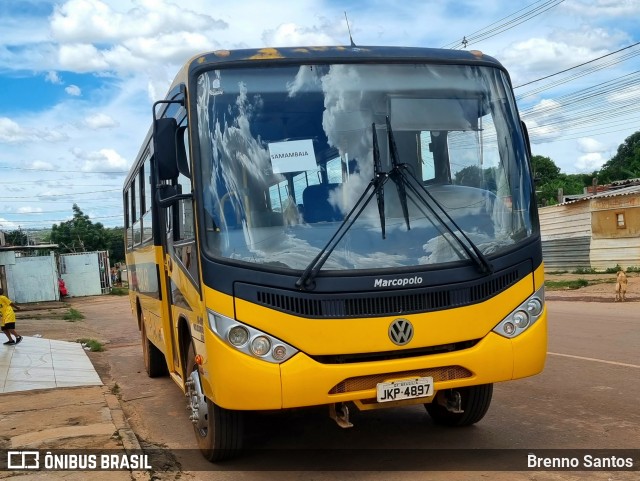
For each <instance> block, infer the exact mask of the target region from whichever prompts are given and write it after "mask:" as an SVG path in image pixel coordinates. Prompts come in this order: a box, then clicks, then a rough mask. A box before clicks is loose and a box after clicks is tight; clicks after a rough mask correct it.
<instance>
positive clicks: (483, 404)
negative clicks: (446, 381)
mask: <svg viewBox="0 0 640 481" xmlns="http://www.w3.org/2000/svg"><path fill="white" fill-rule="evenodd" d="M455 393H459V395H460V406H459V407H460V408H461V411H462V412H452V411H451V410H449V409H447V408H446V407H445V406H443V405H442V404H441V403H440V402H438V401H439V400H438V399H434V400H433V402H432V403H429V404H425V405H424V406H425V408H426V409H427V412H428V413H429V416H431V419H432V420H433V422H434V423H435V424H440V425H443V426H470V425H472V424H475V423H477V422H478V421H480V420H481V419H482V418H483V417H484V415H485V414H487V411H488V410H489V405H490V404H491V397H492V396H493V384H481V385H479V386H469V387H462V388H458V389H451V390H448V392H445V393H443V394H444V395H447V396H449V397H450V398H451V399H454V398H455V397H457V395H456V394H455ZM438 395H440V393H438Z"/></svg>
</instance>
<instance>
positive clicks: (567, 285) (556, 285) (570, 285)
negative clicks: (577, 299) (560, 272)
mask: <svg viewBox="0 0 640 481" xmlns="http://www.w3.org/2000/svg"><path fill="white" fill-rule="evenodd" d="M544 285H545V287H547V288H548V289H550V290H553V289H580V288H581V287H587V286H588V285H589V281H588V280H586V279H576V280H572V281H545V283H544Z"/></svg>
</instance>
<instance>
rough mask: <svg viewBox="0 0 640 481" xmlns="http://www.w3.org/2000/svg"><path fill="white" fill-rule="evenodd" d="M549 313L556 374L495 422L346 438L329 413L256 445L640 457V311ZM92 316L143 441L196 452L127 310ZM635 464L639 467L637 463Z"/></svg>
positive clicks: (426, 422) (386, 420)
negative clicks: (148, 370)
mask: <svg viewBox="0 0 640 481" xmlns="http://www.w3.org/2000/svg"><path fill="white" fill-rule="evenodd" d="M114 303H115V305H114ZM548 305H549V315H550V325H549V349H548V350H549V355H548V358H547V366H546V368H545V371H544V372H543V373H542V374H541V375H539V376H535V377H533V378H529V379H523V380H519V381H514V382H510V383H503V384H498V385H496V386H495V391H494V398H493V404H492V406H491V409H490V410H489V413H488V414H487V416H486V417H485V418H484V419H483V420H482V421H481V422H480V423H479V424H477V425H475V426H472V427H470V428H464V429H445V428H440V427H437V426H434V425H432V424H431V422H430V419H429V417H428V416H427V415H426V413H425V411H424V409H423V407H422V406H416V407H411V408H401V409H391V410H381V411H373V412H367V413H354V414H353V415H352V421H353V422H354V424H355V427H354V428H353V429H350V430H342V429H340V428H338V427H337V426H336V425H335V423H333V421H331V420H330V419H329V418H328V416H327V413H326V412H325V409H308V410H298V411H291V412H285V413H272V414H262V415H252V416H250V417H249V420H248V421H249V422H248V423H247V424H248V434H247V441H248V444H249V445H251V446H259V447H268V448H278V449H280V448H287V447H296V448H306V449H309V450H318V449H331V448H339V449H343V448H344V449H351V448H375V449H380V451H378V453H384V452H385V451H386V450H388V449H389V448H419V449H427V448H431V449H434V448H437V449H443V448H454V449H459V448H472V449H496V450H504V449H525V450H528V451H532V452H537V451H539V450H543V449H561V448H575V449H588V450H598V449H635V450H638V449H640V405H639V403H638V402H637V400H638V399H639V398H640V383H639V382H638V379H640V312H639V311H640V304H638V303H626V304H612V303H594V302H573V301H571V302H567V301H551V302H549V304H548ZM81 308H82V310H83V312H84V313H85V314H87V318H88V319H90V320H91V322H96V323H98V322H99V324H97V325H94V326H93V327H95V328H96V329H97V330H99V331H100V332H101V333H102V334H103V336H104V337H105V338H108V339H111V344H110V345H109V346H108V350H107V351H106V354H105V355H104V356H103V357H102V358H101V359H102V360H98V362H99V363H100V362H102V363H103V364H104V365H103V366H102V371H103V372H105V371H106V370H109V374H110V376H111V378H112V382H115V383H117V384H118V388H119V391H120V394H121V401H122V404H123V409H124V410H125V412H126V413H127V414H128V415H129V417H130V419H129V420H130V423H131V425H132V427H133V428H134V430H135V432H136V434H137V435H138V436H139V437H140V438H141V439H142V440H144V441H147V442H149V443H150V444H152V445H159V446H166V447H168V448H171V449H176V450H179V449H192V448H195V442H194V438H193V433H192V429H191V425H190V424H189V421H188V419H187V411H186V409H185V401H184V397H183V395H182V394H181V392H180V390H179V389H178V388H177V387H176V386H175V385H174V384H173V381H171V380H170V379H169V378H161V379H149V378H147V376H146V374H145V372H144V367H143V364H142V358H141V350H140V347H139V334H138V332H137V328H136V327H135V323H134V321H133V318H132V317H130V316H129V307H128V301H127V300H126V299H124V298H120V299H115V300H114V299H113V298H110V299H108V301H105V302H103V303H102V304H101V303H86V304H84V305H82V307H81ZM98 319H101V320H100V321H98ZM388 452H392V451H388ZM496 452H499V451H495V452H494V453H496ZM429 453H430V455H432V456H433V455H434V454H433V452H432V451H429ZM188 454H189V453H187V452H185V451H177V458H178V461H179V462H181V463H182V465H183V469H185V470H188V471H196V473H195V474H194V473H191V474H190V473H187V472H185V473H182V474H181V479H185V478H189V477H193V479H209V478H208V476H209V475H213V474H215V479H217V480H226V479H229V480H231V479H234V480H236V479H265V480H272V479H273V480H275V479H278V480H282V479H292V480H293V479H296V480H297V479H302V478H305V477H309V476H303V475H302V474H301V473H293V472H290V473H276V472H262V473H256V472H254V471H248V470H253V469H254V468H255V465H254V464H252V463H251V461H249V460H244V461H243V460H242V459H240V460H238V461H234V462H233V463H232V464H231V467H232V468H233V470H232V471H225V472H217V473H206V472H200V471H206V470H207V469H210V467H211V466H210V465H209V464H208V463H206V462H205V461H204V460H202V459H198V458H196V459H195V460H194V459H192V458H191V456H188ZM491 454H492V453H488V455H491ZM376 461H380V460H379V459H377V460H376ZM635 461H636V463H637V462H640V459H638V458H637V457H636V459H635ZM243 463H244V464H243ZM357 468H358V469H361V468H362V466H361V465H360V466H358V467H357ZM167 476H173V474H169V473H167ZM310 477H311V478H312V479H318V480H320V479H331V480H334V479H344V476H341V475H340V474H339V473H331V472H325V473H318V472H315V473H312V474H311V475H310ZM351 477H355V478H357V479H376V480H377V479H381V480H382V479H384V480H394V479H424V473H418V472H416V473H413V474H410V473H406V472H396V473H393V472H369V471H368V472H360V473H357V474H353V476H351ZM429 478H430V479H463V480H464V479H469V480H471V479H504V480H506V479H523V480H525V479H526V480H534V479H535V480H542V479H562V480H573V479H576V480H577V479H597V480H627V479H628V480H631V479H634V480H635V479H638V472H637V471H636V472H635V473H634V472H614V473H606V472H590V473H584V472H583V473H578V472H549V471H547V472H542V473H541V472H531V471H529V472H521V473H492V474H487V473H480V472H470V473H463V472H457V473H455V476H454V477H453V478H452V477H451V473H430V474H429Z"/></svg>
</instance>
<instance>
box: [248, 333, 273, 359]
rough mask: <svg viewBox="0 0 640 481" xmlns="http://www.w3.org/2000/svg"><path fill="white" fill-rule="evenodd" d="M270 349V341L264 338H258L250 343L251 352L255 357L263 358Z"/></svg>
mask: <svg viewBox="0 0 640 481" xmlns="http://www.w3.org/2000/svg"><path fill="white" fill-rule="evenodd" d="M269 349H271V341H269V339H267V338H266V337H264V336H258V337H256V338H255V339H254V340H253V341H251V352H252V353H253V354H254V355H256V356H260V357H262V356H264V355H266V354H267V353H268V352H269Z"/></svg>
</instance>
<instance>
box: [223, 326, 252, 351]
mask: <svg viewBox="0 0 640 481" xmlns="http://www.w3.org/2000/svg"><path fill="white" fill-rule="evenodd" d="M227 338H228V339H229V342H230V343H231V344H233V345H234V346H236V347H239V346H244V345H245V344H246V343H247V341H248V340H249V331H247V329H246V328H244V327H242V326H233V327H232V328H231V329H229V334H228V335H227Z"/></svg>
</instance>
